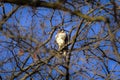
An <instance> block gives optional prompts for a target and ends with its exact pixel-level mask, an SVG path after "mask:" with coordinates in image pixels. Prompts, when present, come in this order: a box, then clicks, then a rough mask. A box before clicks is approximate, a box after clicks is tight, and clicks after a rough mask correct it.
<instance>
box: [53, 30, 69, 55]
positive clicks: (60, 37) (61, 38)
mask: <svg viewBox="0 0 120 80" xmlns="http://www.w3.org/2000/svg"><path fill="white" fill-rule="evenodd" d="M55 39H56V43H57V44H58V50H59V51H60V50H61V51H63V54H64V55H66V50H67V48H66V47H65V48H63V46H64V45H65V44H66V43H67V41H68V38H67V34H66V32H65V31H64V30H63V29H61V30H59V31H58V32H57V34H56V36H55ZM62 48H63V49H62Z"/></svg>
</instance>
